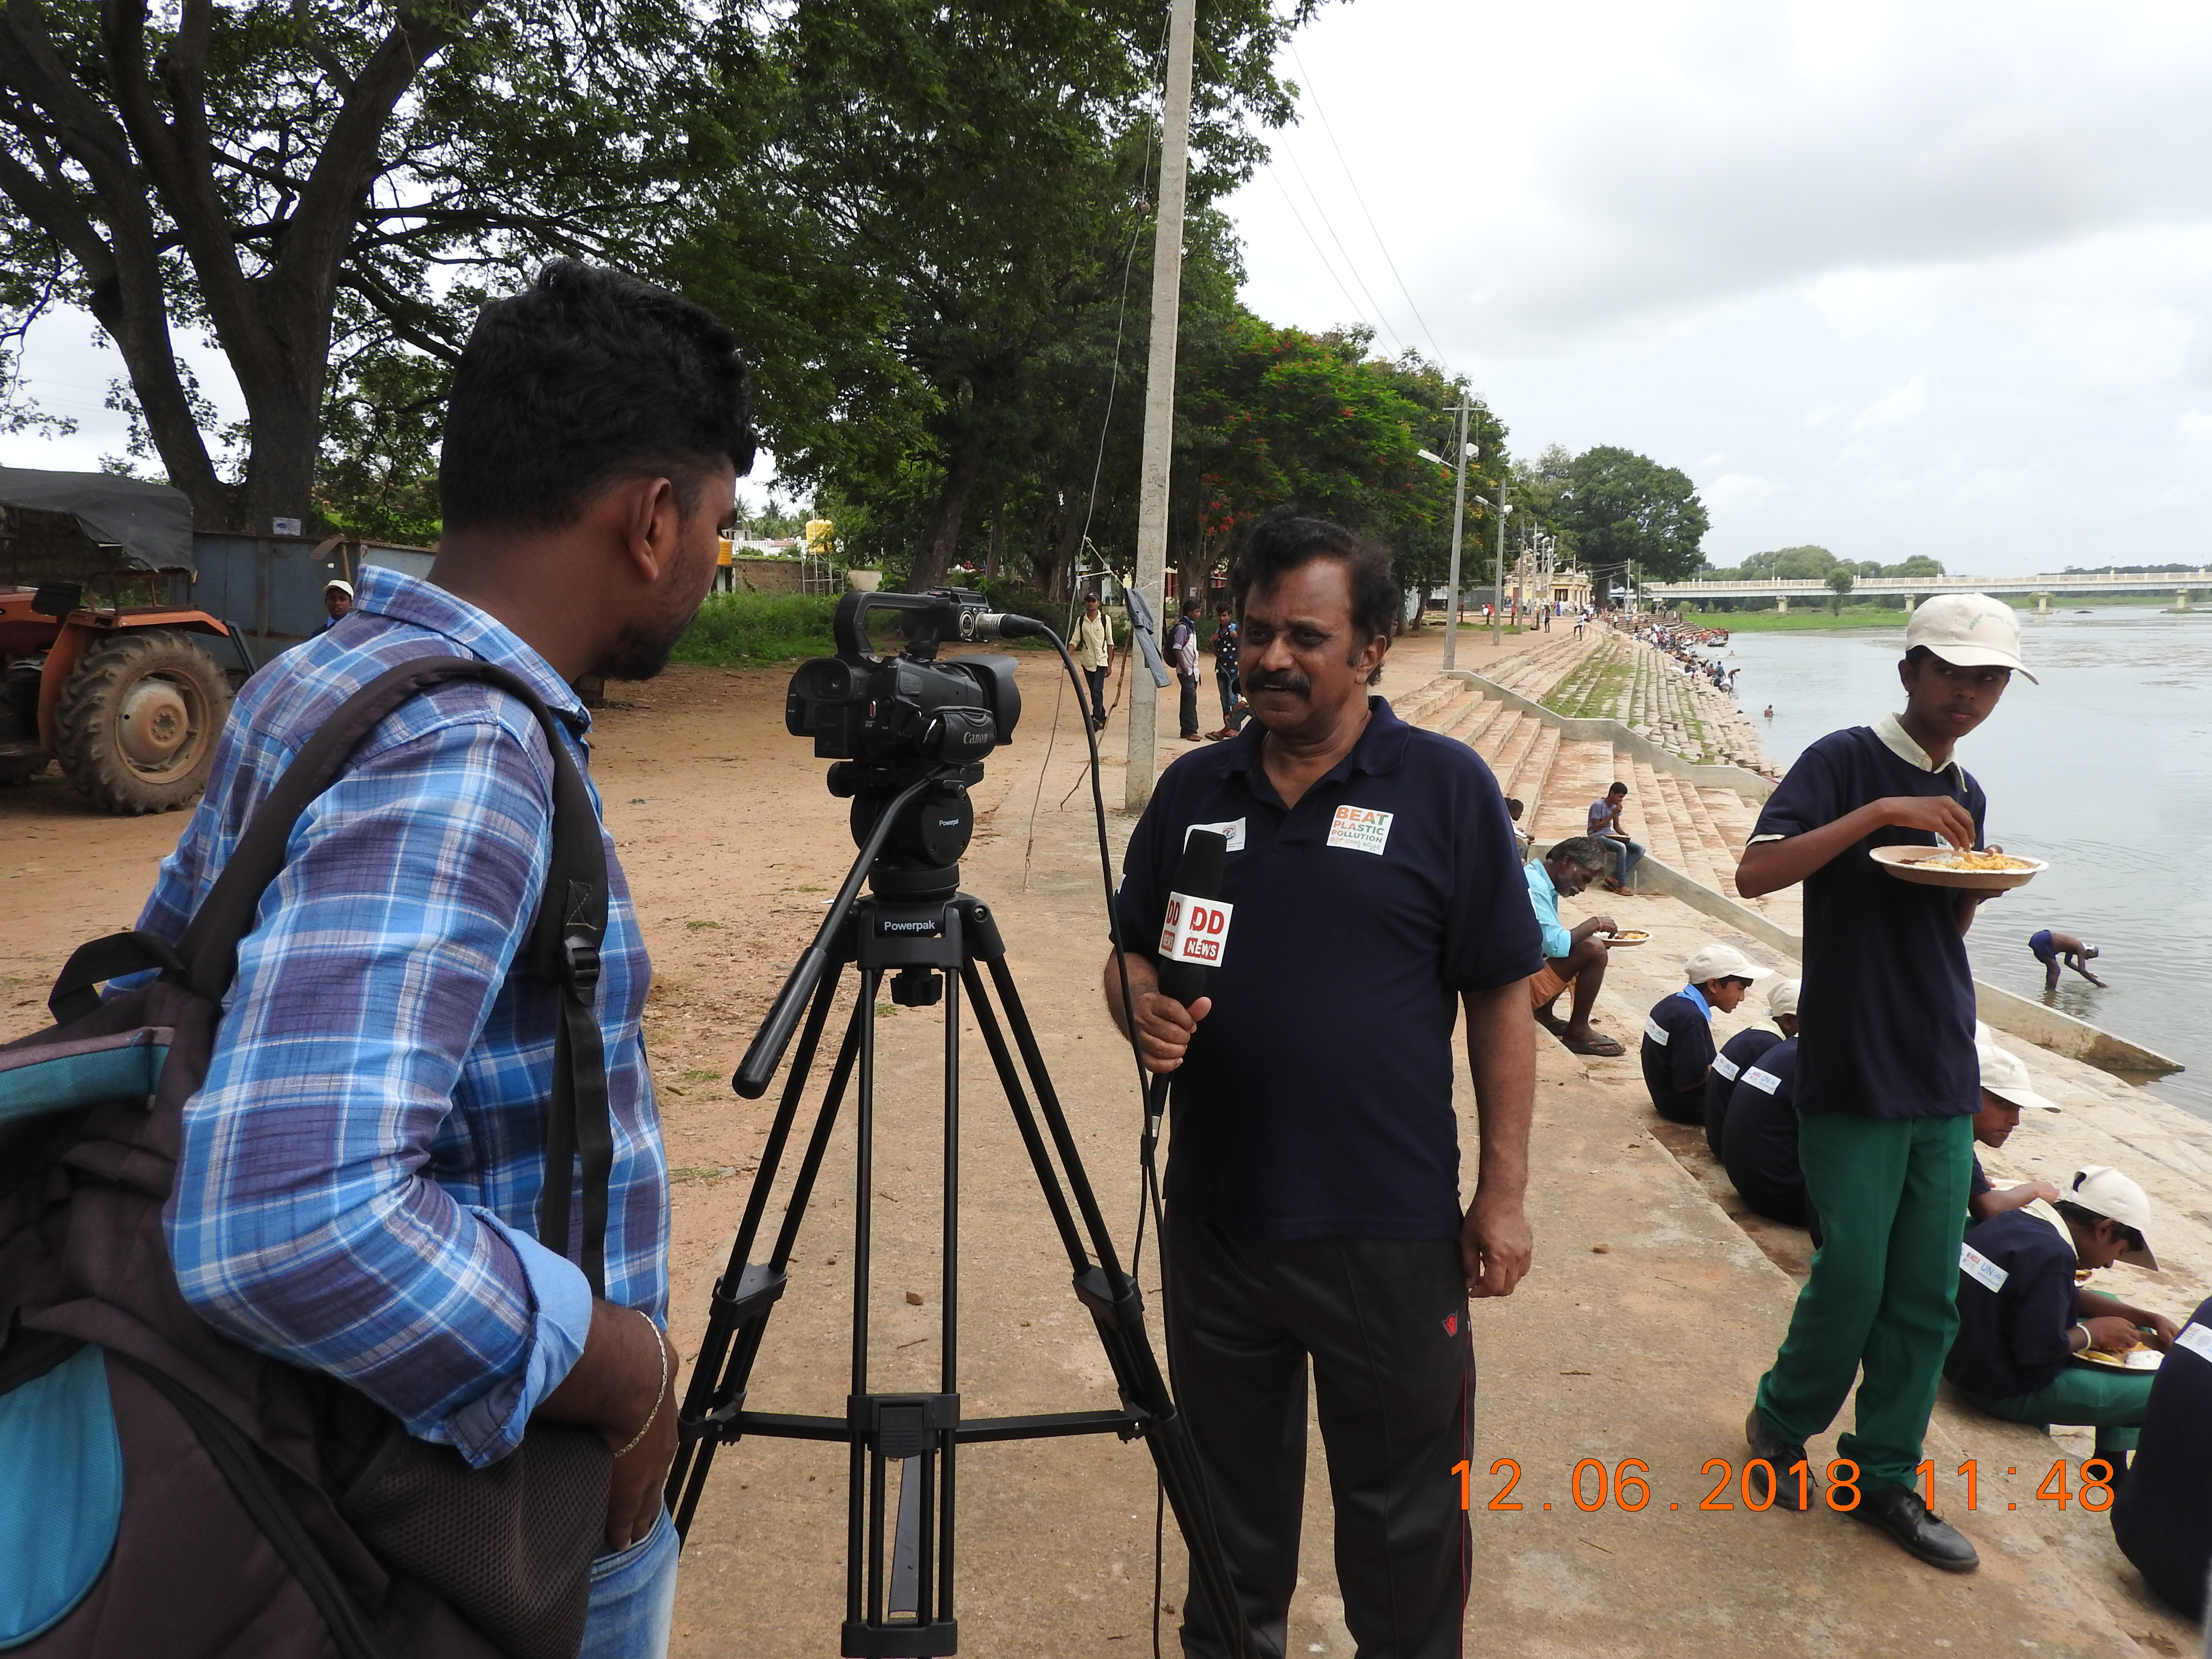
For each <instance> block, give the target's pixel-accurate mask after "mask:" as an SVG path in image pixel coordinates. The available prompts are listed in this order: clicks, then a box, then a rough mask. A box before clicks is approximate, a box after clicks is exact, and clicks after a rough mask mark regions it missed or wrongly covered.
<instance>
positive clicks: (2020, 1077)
mask: <svg viewBox="0 0 2212 1659" xmlns="http://www.w3.org/2000/svg"><path fill="white" fill-rule="evenodd" d="M1974 1057H1975V1058H1976V1059H1977V1060H1980V1061H1981V1062H1982V1087H1984V1089H1986V1090H1988V1091H1990V1093H1991V1094H1993V1095H1995V1096H1996V1097H1997V1098H1998V1099H1999V1100H2002V1101H2005V1102H2008V1103H2010V1104H2012V1105H2015V1106H2017V1107H2019V1108H2021V1109H2022V1110H2023V1111H2042V1112H2055V1111H2057V1110H2058V1109H2059V1108H2058V1105H2057V1103H2056V1102H2054V1101H2049V1100H2045V1098H2044V1097H2042V1096H2041V1095H2039V1094H2038V1093H2036V1092H2035V1080H2034V1079H2033V1078H2031V1077H2030V1076H2029V1075H2028V1072H2027V1061H2026V1060H2022V1059H2021V1057H2020V1056H2019V1055H2018V1054H2014V1053H2012V1052H2011V1051H2010V1050H2009V1049H2006V1048H1998V1047H1997V1045H1996V1043H1994V1042H1977V1043H1976V1044H1975V1045H1974Z"/></svg>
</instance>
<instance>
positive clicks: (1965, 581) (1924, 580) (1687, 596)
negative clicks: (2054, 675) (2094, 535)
mask: <svg viewBox="0 0 2212 1659" xmlns="http://www.w3.org/2000/svg"><path fill="white" fill-rule="evenodd" d="M2206 590H2212V569H2207V570H2179V571H2167V572H2165V573H2164V574H2159V575H2144V574H2141V573H2134V574H2130V573H2129V572H2125V571H2104V572H2096V571H2092V572H2089V573H2088V574H2069V575H2064V576H1855V577H1853V578H1852V579H1851V592H1850V597H1851V598H1852V599H1903V600H1904V601H1905V609H1906V610H1908V611H1910V610H1911V609H1912V607H1913V606H1914V605H1917V604H1918V603H1919V602H1920V601H1921V600H1923V599H1933V598H1934V597H1935V596H1936V594H1938V593H1987V594H1990V596H1992V597H1993V598H2000V599H2002V598H2008V597H2021V596H2025V597H2027V598H2030V599H2033V600H2034V601H2035V608H2036V609H2037V610H2038V611H2048V610H2049V609H2050V608H2051V600H2053V599H2080V598H2087V597H2088V596H2090V595H2093V594H2112V593H2171V594H2172V595H2173V602H2174V606H2175V608H2176V609H2177V610H2181V611H2186V610H2187V609H2188V608H2189V596H2190V593H2191V592H2192V591H2195V592H2204V591H2206ZM1644 596H1645V598H1646V599H1651V600H1656V601H1661V602H1663V603H1666V604H1668V605H1681V604H1684V603H1689V604H1696V603H1697V602H1699V600H1703V599H1774V600H1778V602H1779V604H1780V608H1781V609H1782V610H1784V611H1787V610H1788V609H1789V608H1790V600H1792V599H1808V600H1810V601H1812V602H1813V603H1814V605H1826V603H1827V602H1828V600H1829V599H1830V598H1831V597H1832V594H1831V592H1830V591H1829V588H1828V584H1827V583H1826V580H1823V579H1821V578H1820V577H1818V576H1809V577H1805V576H1790V577H1773V576H1770V577H1763V578H1762V577H1756V576H1754V577H1747V578H1742V579H1738V578H1735V577H1732V576H1731V577H1723V578H1720V579H1717V580H1705V581H1686V582H1646V583H1645V584H1644Z"/></svg>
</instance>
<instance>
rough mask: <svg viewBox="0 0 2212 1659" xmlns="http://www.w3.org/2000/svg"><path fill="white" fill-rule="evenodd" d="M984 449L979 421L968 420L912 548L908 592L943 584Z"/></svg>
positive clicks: (957, 541) (979, 469)
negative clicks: (925, 522)
mask: <svg viewBox="0 0 2212 1659" xmlns="http://www.w3.org/2000/svg"><path fill="white" fill-rule="evenodd" d="M988 448H989V445H988V443H987V441H986V439H985V435H984V427H983V422H981V421H971V422H969V427H968V430H967V433H966V435H964V436H963V437H962V438H961V440H960V441H959V443H958V444H957V446H956V447H954V449H953V452H952V459H951V465H949V466H947V467H946V468H945V483H944V486H943V487H942V488H941V489H939V491H938V492H937V505H936V506H935V507H932V508H931V509H930V513H929V523H928V525H927V527H926V528H925V529H924V530H923V531H922V532H921V546H920V547H918V548H916V549H915V553H914V568H913V571H912V574H910V575H909V576H908V579H907V590H908V592H914V593H920V592H924V591H925V590H927V589H928V588H932V587H942V586H944V585H945V568H946V567H948V566H949V565H951V562H952V556H953V555H954V554H955V553H956V552H957V551H958V550H959V547H960V521H961V520H962V519H963V518H964V517H965V516H966V515H967V512H968V501H969V497H970V496H972V495H974V494H975V483H976V481H977V480H978V479H980V478H981V477H982V476H983V462H984V459H985V456H986V454H987V451H988Z"/></svg>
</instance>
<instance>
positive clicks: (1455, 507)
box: [1444, 397, 1468, 668]
mask: <svg viewBox="0 0 2212 1659" xmlns="http://www.w3.org/2000/svg"><path fill="white" fill-rule="evenodd" d="M1467 414H1468V400H1467V398H1464V397H1462V398H1461V399H1460V400H1459V483H1458V485H1457V486H1456V487H1455V489H1454V491H1453V495H1452V550H1451V592H1450V597H1449V598H1448V599H1446V600H1445V601H1444V666H1445V667H1447V668H1455V667H1457V666H1458V665H1459V652H1458V648H1457V647H1458V645H1459V544H1460V535H1461V532H1462V531H1463V530H1464V529H1465V528H1466V526H1467Z"/></svg>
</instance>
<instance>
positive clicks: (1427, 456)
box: [1416, 398, 1474, 668]
mask: <svg viewBox="0 0 2212 1659" xmlns="http://www.w3.org/2000/svg"><path fill="white" fill-rule="evenodd" d="M1469 407H1470V404H1469V402H1468V399H1467V398H1461V399H1460V400H1459V409H1458V411H1457V412H1458V415H1459V465H1458V466H1457V467H1456V468H1455V471H1456V472H1457V474H1458V482H1457V483H1455V484H1454V486H1453V488H1452V549H1451V576H1450V582H1451V590H1450V597H1449V599H1446V600H1445V601H1444V660H1443V665H1444V666H1445V667H1446V668H1451V667H1454V666H1455V665H1457V663H1458V660H1459V651H1458V647H1459V545H1460V536H1461V533H1462V531H1463V529H1464V528H1465V526H1466V523H1467V458H1468V454H1469V453H1471V452H1472V451H1473V449H1474V446H1473V445H1472V444H1470V443H1468V441H1467V416H1468V409H1469ZM1416 453H1418V454H1419V456H1420V457H1421V459H1423V460H1425V461H1434V462H1435V463H1436V464H1437V465H1438V466H1444V465H1449V463H1448V462H1447V461H1446V460H1445V459H1444V458H1443V456H1441V455H1437V454H1434V453H1431V452H1430V451H1428V450H1425V449H1424V450H1419V451H1417V452H1416Z"/></svg>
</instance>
